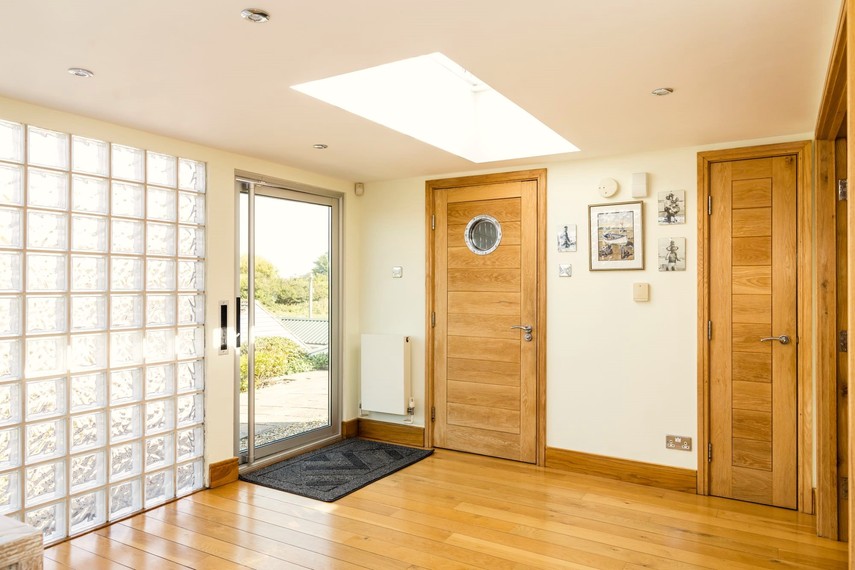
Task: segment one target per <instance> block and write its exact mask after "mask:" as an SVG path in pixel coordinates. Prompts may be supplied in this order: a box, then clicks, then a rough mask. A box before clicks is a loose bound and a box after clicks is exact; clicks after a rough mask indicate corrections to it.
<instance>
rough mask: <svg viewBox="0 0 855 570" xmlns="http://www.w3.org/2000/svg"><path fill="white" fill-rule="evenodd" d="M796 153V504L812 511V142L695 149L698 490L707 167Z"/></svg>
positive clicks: (704, 426) (704, 401)
mask: <svg viewBox="0 0 855 570" xmlns="http://www.w3.org/2000/svg"><path fill="white" fill-rule="evenodd" d="M785 155H795V156H796V160H797V168H798V175H797V176H798V178H797V184H798V190H797V195H796V200H797V226H796V234H797V240H798V241H797V244H798V245H797V253H796V255H797V272H798V281H797V288H798V291H797V311H798V312H797V319H798V321H797V322H798V326H797V328H798V330H797V332H796V334H797V339H798V341H797V342H798V351H797V359H798V368H797V380H796V381H797V390H798V403H797V406H796V408H797V415H798V417H797V424H798V444H797V446H798V452H797V453H798V466H797V480H798V492H797V493H798V509H799V511H801V512H804V513H813V485H812V480H813V461H811V459H812V457H813V421H812V418H813V396H812V394H813V392H812V383H813V382H812V376H811V374H812V368H811V365H812V363H811V356H812V345H813V341H812V315H813V312H812V307H811V299H812V294H811V285H812V267H811V263H812V259H813V258H812V251H811V247H812V237H811V216H812V212H811V207H812V204H811V169H812V162H811V142H810V141H799V142H791V143H781V144H771V145H763V146H754V147H744V148H734V149H727V150H715V151H709V152H699V153H698V436H699V439H700V442H699V443H700V445H699V446H698V450H699V451H700V452H699V453H698V489H697V490H698V494H699V495H708V494H709V487H710V469H709V463H708V461H707V453H706V450H707V446H708V445H709V443H710V435H711V434H710V381H709V373H710V366H709V360H710V355H709V350H710V345H709V341H708V338H707V323H708V321H709V319H710V309H709V306H710V304H709V295H710V285H709V284H710V278H711V275H710V245H711V244H710V235H709V232H710V220H709V216H708V215H707V207H708V206H707V204H708V200H709V196H710V166H711V165H712V164H714V163H716V162H727V161H732V160H749V159H754V158H772V157H776V156H785Z"/></svg>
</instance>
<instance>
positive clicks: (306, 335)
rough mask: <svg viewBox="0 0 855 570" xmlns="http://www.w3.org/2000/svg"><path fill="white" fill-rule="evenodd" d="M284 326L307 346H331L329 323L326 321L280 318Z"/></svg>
mask: <svg viewBox="0 0 855 570" xmlns="http://www.w3.org/2000/svg"><path fill="white" fill-rule="evenodd" d="M279 320H280V322H281V323H282V326H283V327H285V328H286V329H288V330H289V331H290V332H291V334H293V335H294V336H296V337H297V338H299V339H300V341H302V342H303V343H304V344H307V345H318V346H326V345H327V344H329V338H330V337H329V334H330V333H329V329H330V326H329V321H328V320H326V319H293V318H282V317H280V318H279Z"/></svg>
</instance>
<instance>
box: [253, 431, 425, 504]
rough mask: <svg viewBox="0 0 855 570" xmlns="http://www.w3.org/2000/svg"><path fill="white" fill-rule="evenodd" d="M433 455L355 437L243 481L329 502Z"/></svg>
mask: <svg viewBox="0 0 855 570" xmlns="http://www.w3.org/2000/svg"><path fill="white" fill-rule="evenodd" d="M431 453H433V450H432V449H418V448H415V447H404V446H402V445H393V444H391V443H383V442H380V441H368V440H367V439H360V438H352V439H345V440H344V441H339V442H337V443H334V444H332V445H328V446H326V447H322V448H321V449H316V450H315V451H310V452H308V453H304V454H302V455H298V456H296V457H291V458H290V459H286V460H284V461H280V462H279V463H274V464H273V465H268V466H267V467H264V468H263V469H259V470H258V471H253V472H252V473H248V474H246V475H241V476H240V479H241V480H242V481H247V482H249V483H255V484H256V485H262V486H264V487H270V488H271V489H279V490H280V491H287V492H288V493H294V494H295V495H302V496H303V497H309V498H310V499H318V500H319V501H326V502H328V503H329V502H332V501H335V500H338V499H340V498H342V497H344V496H345V495H347V494H349V493H352V492H354V491H356V490H357V489H360V488H362V487H364V486H366V485H368V484H369V483H373V482H374V481H377V480H378V479H382V478H383V477H385V476H386V475H389V474H391V473H394V472H395V471H398V470H400V469H403V468H404V467H407V466H409V465H412V464H413V463H415V462H417V461H421V460H422V459H424V458H425V457H427V456H428V455H430V454H431Z"/></svg>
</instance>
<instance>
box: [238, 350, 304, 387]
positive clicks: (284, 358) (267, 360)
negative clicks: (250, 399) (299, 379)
mask: <svg viewBox="0 0 855 570" xmlns="http://www.w3.org/2000/svg"><path fill="white" fill-rule="evenodd" d="M248 366H249V365H248V363H247V354H246V346H242V347H241V349H240V391H241V392H246V390H247V388H248V384H247V367H248ZM312 369H313V363H312V361H311V360H310V359H309V356H308V355H307V354H306V353H305V351H303V350H302V349H301V348H300V346H299V345H298V344H297V343H296V342H294V341H292V340H289V339H287V338H283V337H278V336H263V337H259V338H257V339H256V340H255V387H256V388H261V387H263V386H267V385H268V384H270V383H271V381H272V380H274V379H276V378H281V377H282V376H285V375H287V374H294V373H296V372H308V371H310V370H312Z"/></svg>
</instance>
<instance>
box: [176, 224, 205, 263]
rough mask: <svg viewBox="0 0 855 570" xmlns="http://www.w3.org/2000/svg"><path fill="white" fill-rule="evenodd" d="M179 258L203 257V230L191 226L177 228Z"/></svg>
mask: <svg viewBox="0 0 855 570" xmlns="http://www.w3.org/2000/svg"><path fill="white" fill-rule="evenodd" d="M178 255H179V257H205V230H204V228H196V227H192V226H178Z"/></svg>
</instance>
